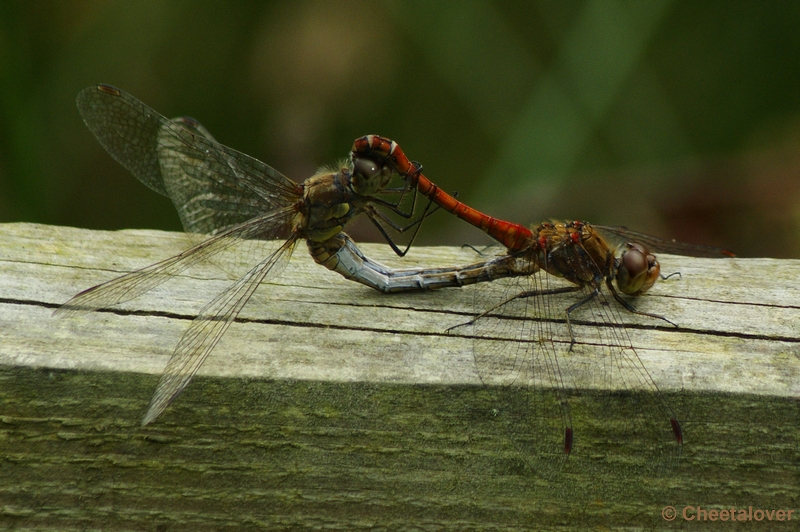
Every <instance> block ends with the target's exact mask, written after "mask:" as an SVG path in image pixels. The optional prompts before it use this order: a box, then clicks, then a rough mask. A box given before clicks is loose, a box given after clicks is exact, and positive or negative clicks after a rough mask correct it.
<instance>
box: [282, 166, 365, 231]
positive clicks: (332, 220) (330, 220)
mask: <svg viewBox="0 0 800 532" xmlns="http://www.w3.org/2000/svg"><path fill="white" fill-rule="evenodd" d="M349 183H350V170H349V169H348V168H341V169H340V170H339V171H337V172H330V171H326V172H323V173H319V174H317V175H315V176H313V177H310V178H308V179H307V180H306V181H305V182H304V183H303V206H302V209H301V217H300V220H299V221H298V223H297V229H298V230H299V231H301V232H302V233H303V234H302V236H303V237H304V238H307V239H309V240H313V241H315V242H322V241H325V240H328V239H329V238H331V237H333V236H334V235H336V234H337V233H339V232H340V231H341V230H342V228H343V227H344V225H345V224H346V223H347V222H348V221H349V220H350V218H352V217H353V216H355V215H356V214H357V213H358V211H357V209H353V208H352V205H351V201H352V200H353V199H354V197H353V193H352V191H351V189H350V186H349Z"/></svg>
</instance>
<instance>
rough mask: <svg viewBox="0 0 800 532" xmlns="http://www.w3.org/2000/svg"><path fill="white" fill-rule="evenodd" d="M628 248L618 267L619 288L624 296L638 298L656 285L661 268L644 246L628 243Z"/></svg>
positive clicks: (623, 253)
mask: <svg viewBox="0 0 800 532" xmlns="http://www.w3.org/2000/svg"><path fill="white" fill-rule="evenodd" d="M626 248H627V249H626V250H625V251H623V252H622V255H621V256H620V258H619V264H618V266H617V287H618V288H619V289H620V291H621V292H622V293H624V294H628V295H631V296H638V295H639V294H643V293H645V292H647V291H648V290H650V288H651V287H652V286H653V285H654V284H655V282H656V279H658V274H659V273H660V272H661V266H660V265H659V264H658V261H657V260H656V257H655V255H652V254H651V253H650V252H649V251H648V250H647V248H646V247H644V246H643V245H641V244H636V243H628V244H627V245H626Z"/></svg>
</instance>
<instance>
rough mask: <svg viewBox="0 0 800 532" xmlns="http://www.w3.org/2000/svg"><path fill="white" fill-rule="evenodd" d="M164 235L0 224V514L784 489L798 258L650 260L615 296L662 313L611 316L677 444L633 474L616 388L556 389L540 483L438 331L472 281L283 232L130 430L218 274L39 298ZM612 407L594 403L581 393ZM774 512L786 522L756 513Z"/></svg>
mask: <svg viewBox="0 0 800 532" xmlns="http://www.w3.org/2000/svg"><path fill="white" fill-rule="evenodd" d="M186 247H188V243H187V237H186V236H185V235H181V234H174V233H163V232H157V231H119V232H101V231H88V230H80V229H73V228H65V227H52V226H41V225H33V224H5V225H0V380H1V381H2V385H0V405H2V406H0V446H2V447H0V448H2V449H3V458H4V460H3V461H2V462H0V474H1V475H2V478H3V479H4V482H3V485H2V487H0V525H2V526H8V527H11V526H15V527H18V528H20V529H26V528H36V529H53V530H56V529H58V530H64V529H84V528H102V529H104V530H116V529H147V530H151V529H154V530H190V529H191V530H204V529H209V530H211V529H213V530H228V529H230V530H240V529H247V528H252V529H258V528H269V529H294V528H321V527H324V526H330V527H338V528H343V529H362V528H363V529H371V528H389V529H402V528H415V529H440V528H455V529H470V528H472V529H477V528H480V529H484V528H512V529H513V528H526V527H529V528H537V529H552V528H560V529H564V528H575V529H584V528H587V527H608V528H617V527H625V526H627V527H633V528H639V527H644V528H647V527H654V526H661V525H666V524H667V523H666V522H665V521H664V520H663V519H662V517H661V514H660V512H661V508H662V507H663V506H667V505H673V506H675V507H677V508H679V510H680V509H681V508H682V507H683V506H684V505H694V506H697V505H701V506H703V507H706V508H730V507H731V506H736V507H747V506H753V507H758V508H763V509H780V508H785V509H791V508H793V507H792V505H793V504H794V505H795V506H794V507H796V505H797V501H798V500H800V499H798V497H800V487H798V486H800V466H799V465H798V464H800V451H799V450H798V445H797V442H798V438H799V437H800V429H798V427H799V426H800V410H798V406H799V405H798V397H800V354H799V353H800V347H798V342H800V319H798V318H800V306H798V301H800V298H799V297H798V296H800V283H798V281H799V280H800V261H787V260H771V259H739V258H737V259H722V260H708V259H691V258H685V257H673V256H659V259H660V261H661V264H662V269H663V270H664V271H665V272H672V271H679V272H680V273H681V277H680V278H679V279H671V280H668V281H665V282H661V283H658V284H657V285H656V287H655V288H654V290H653V291H652V292H651V293H650V294H648V295H647V296H645V297H643V298H641V300H640V301H637V306H638V308H640V309H642V310H647V311H650V312H656V313H658V314H659V315H663V316H665V317H668V318H669V319H670V320H672V321H674V322H676V323H677V324H678V325H679V328H678V329H672V328H669V327H666V326H663V324H653V323H652V320H650V321H648V319H647V318H644V319H640V317H637V316H629V318H630V320H629V323H630V328H629V333H630V336H631V339H632V341H633V343H634V345H635V346H636V348H637V352H638V353H639V356H640V357H641V358H642V360H643V362H644V363H645V365H646V366H647V368H648V370H649V371H650V373H651V374H652V375H653V378H654V379H655V380H656V382H657V383H658V385H659V387H660V388H661V389H662V391H663V392H664V394H665V396H666V397H667V398H668V400H669V402H670V404H671V405H672V407H673V409H674V410H675V411H677V413H678V415H679V417H680V418H681V419H682V421H683V424H684V432H685V435H686V443H685V444H684V446H683V456H682V458H681V461H680V463H679V464H678V465H677V466H675V467H674V469H672V470H671V471H670V472H669V474H667V475H663V474H662V475H653V476H651V477H642V476H636V475H635V474H632V472H633V473H635V472H636V471H637V470H636V469H635V468H633V467H628V465H629V464H630V463H632V462H631V461H630V460H628V459H627V458H626V457H630V456H634V458H635V450H633V449H632V448H628V447H627V444H626V439H625V437H624V434H625V426H624V420H625V409H626V408H632V407H635V406H631V404H634V405H635V397H634V400H633V402H632V403H630V402H626V401H622V400H618V399H620V398H615V396H614V393H615V390H613V389H611V390H604V391H603V392H602V393H603V394H604V395H605V396H606V397H605V399H602V400H601V399H599V395H597V394H594V395H593V394H589V395H588V396H584V397H582V396H580V395H579V394H578V395H576V396H575V397H571V398H570V399H571V402H573V403H574V407H575V411H576V412H577V411H580V412H582V414H581V415H580V416H577V417H576V418H575V420H574V421H575V430H576V448H575V450H574V451H573V454H572V456H570V458H569V460H568V462H567V464H566V466H565V467H564V469H563V471H562V472H561V473H560V474H559V475H558V476H557V477H555V478H554V479H549V480H548V479H542V478H539V477H537V476H536V475H532V474H531V472H530V471H529V470H528V469H527V468H526V467H525V463H524V461H523V460H522V459H521V458H520V457H519V453H517V452H516V450H515V449H514V448H513V446H511V445H510V444H509V443H508V441H507V438H505V437H504V435H503V431H502V430H499V429H498V427H497V426H496V424H493V415H494V414H493V410H492V404H491V400H490V398H488V397H487V395H486V393H484V392H485V390H484V389H483V388H482V387H481V386H479V380H478V377H477V375H476V374H475V369H474V367H473V366H474V364H473V362H472V358H471V357H472V355H471V353H472V351H471V350H472V341H471V340H470V339H469V338H466V337H465V336H464V335H459V334H453V333H446V332H445V330H446V329H447V328H448V327H450V326H452V325H456V324H458V323H463V322H464V321H465V320H466V319H468V317H469V316H470V315H471V314H472V313H473V308H472V295H471V292H470V290H472V288H464V289H445V290H441V291H438V292H431V293H419V294H396V295H384V294H380V293H377V292H374V291H371V290H370V289H368V288H365V287H362V286H360V285H357V284H355V283H352V282H348V281H346V280H344V279H342V278H340V277H338V276H337V275H336V274H333V273H331V272H329V271H327V270H325V269H323V268H321V267H319V266H317V265H315V264H314V263H313V262H312V261H311V260H310V259H309V258H308V257H307V256H306V254H305V250H304V249H302V248H298V250H297V252H296V253H295V257H294V258H293V259H292V263H291V264H290V266H289V268H287V271H286V272H285V273H284V274H283V275H282V276H280V277H279V278H278V279H276V280H274V281H273V282H271V283H269V284H267V285H266V286H263V287H261V288H260V289H259V291H258V293H257V296H256V298H254V300H253V301H252V302H251V303H250V304H249V305H248V306H247V307H246V308H245V310H244V312H243V313H242V315H241V319H240V320H239V321H238V322H237V323H235V324H234V325H233V326H232V327H231V328H230V330H229V331H228V332H227V334H226V336H225V337H224V338H223V340H222V341H221V342H220V344H219V345H218V346H217V348H216V350H215V351H214V352H213V354H212V356H211V357H209V360H208V361H207V363H206V364H205V365H204V367H203V368H202V369H201V371H200V374H199V376H198V378H197V379H196V380H195V382H193V383H192V384H191V385H190V387H189V388H188V389H187V391H186V392H185V393H184V394H183V395H182V396H181V397H180V398H179V399H178V400H177V401H176V402H175V403H174V404H173V405H172V406H171V407H170V408H169V409H168V410H167V412H166V413H165V414H164V415H163V416H162V417H161V418H159V419H158V420H157V421H156V422H155V423H154V424H153V425H152V426H148V427H145V428H141V427H139V420H140V419H141V416H142V415H143V413H144V411H145V409H146V406H147V402H148V401H149V398H150V394H151V393H152V390H153V388H154V386H155V382H156V380H157V376H158V374H160V372H161V369H162V368H163V367H164V365H165V364H166V361H167V359H168V357H169V355H170V354H171V352H172V349H173V348H174V346H175V345H176V343H177V341H178V339H179V337H180V335H181V333H182V332H183V330H185V329H186V327H187V326H188V324H189V321H190V320H191V319H192V317H193V315H194V314H196V312H197V311H198V310H199V309H200V308H201V307H202V306H203V304H204V303H206V302H207V301H209V300H210V299H211V298H213V296H214V295H216V294H217V293H218V292H219V291H221V290H222V289H224V287H225V286H227V285H228V284H229V283H230V282H231V281H230V278H229V276H228V275H226V273H225V272H223V271H222V270H220V269H219V268H217V267H216V266H214V265H207V266H202V267H198V268H195V269H192V270H190V271H188V272H187V273H186V274H184V275H181V276H180V277H179V278H177V279H175V280H174V281H170V282H169V283H166V284H164V285H162V286H161V287H159V288H158V289H156V290H153V291H152V292H151V293H148V294H146V295H145V296H142V297H140V298H138V299H136V300H133V301H130V302H128V303H126V304H123V305H121V306H120V307H119V308H118V309H114V310H110V311H101V312H95V313H88V314H83V315H79V316H76V317H68V318H54V317H53V316H52V312H53V310H54V309H55V308H57V306H58V305H60V304H61V303H63V302H65V301H66V300H67V299H69V297H71V296H72V295H74V294H75V293H77V292H78V291H80V290H82V289H85V288H88V287H90V286H93V285H95V284H98V283H100V282H103V281H105V280H108V279H111V278H113V277H115V276H117V275H120V274H121V273H123V272H125V271H129V270H132V269H135V268H139V267H142V266H146V265H148V264H151V263H153V262H156V261H157V260H161V259H163V258H166V257H169V256H171V255H173V254H176V253H178V252H180V251H182V250H183V249H185V248H186ZM362 250H364V251H365V253H366V254H367V255H369V256H370V257H372V258H375V259H377V260H380V261H382V262H385V263H387V264H392V265H394V266H397V267H411V266H448V265H453V264H465V263H469V262H473V261H475V260H476V257H475V253H474V252H473V251H471V250H461V249H458V248H415V249H412V252H411V253H410V254H409V256H407V257H406V258H404V259H396V258H392V257H390V256H389V255H387V252H388V248H387V247H386V246H382V245H364V246H362ZM257 251H258V250H254V252H257ZM565 301H566V299H565ZM626 321H628V320H627V319H626ZM586 356H590V353H588V354H587V355H586ZM622 399H624V397H623V398H622ZM597 401H599V402H597ZM612 403H613V404H615V405H617V404H618V406H619V410H618V411H616V412H612V413H611V415H610V416H609V412H604V411H603V409H602V408H600V406H607V405H609V404H612ZM598 405H600V406H598ZM626 405H627V406H626ZM615 409H616V407H615ZM606 418H609V419H606ZM676 521H681V518H680V517H679V518H678V519H677V520H676ZM673 526H677V525H673ZM780 526H786V527H787V528H788V527H790V526H792V523H790V522H781V523H776V522H772V523H771V524H770V529H771V530H772V529H776V527H780Z"/></svg>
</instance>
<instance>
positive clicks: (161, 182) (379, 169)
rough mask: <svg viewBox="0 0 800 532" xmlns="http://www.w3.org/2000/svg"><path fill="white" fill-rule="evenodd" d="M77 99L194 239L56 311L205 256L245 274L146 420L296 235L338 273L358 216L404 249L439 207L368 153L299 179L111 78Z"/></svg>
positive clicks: (175, 363)
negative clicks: (347, 229)
mask: <svg viewBox="0 0 800 532" xmlns="http://www.w3.org/2000/svg"><path fill="white" fill-rule="evenodd" d="M77 106H78V110H79V112H80V114H81V117H82V118H83V120H84V122H85V123H86V125H87V126H88V128H89V130H90V131H91V132H92V133H93V134H94V135H95V137H97V140H98V141H99V142H100V144H101V145H102V146H103V147H104V148H105V149H106V151H107V152H108V153H109V154H110V155H111V156H112V157H113V158H114V159H116V160H117V161H118V162H119V163H120V164H122V166H124V167H125V168H127V169H128V170H129V171H130V172H131V173H132V174H133V175H134V176H136V177H137V178H138V179H139V181H141V182H142V183H144V184H145V185H146V186H148V187H149V188H150V189H152V190H154V191H155V192H158V193H159V194H162V195H164V196H167V197H169V198H170V199H172V201H173V203H174V204H175V207H176V208H177V210H178V214H179V216H180V219H181V222H182V224H183V227H184V229H185V231H186V232H187V233H189V234H192V235H194V236H195V241H196V244H195V245H194V246H193V247H191V248H190V249H187V250H186V251H184V252H182V253H180V254H178V255H175V256H174V257H170V258H168V259H165V260H163V261H161V262H158V263H156V264H153V265H150V266H147V267H145V268H142V269H139V270H136V271H132V272H130V273H127V274H125V275H123V276H121V277H117V278H116V279H113V280H111V281H108V282H106V283H103V284H100V285H97V286H94V287H92V288H89V289H87V290H84V291H83V292H80V293H79V294H77V295H76V296H74V297H73V298H71V299H70V300H69V301H67V302H66V303H65V304H64V305H62V306H61V307H60V308H59V309H58V310H56V313H57V314H74V313H78V312H84V311H94V310H99V309H102V308H108V307H111V306H114V305H117V304H119V303H123V302H125V301H129V300H131V299H134V298H136V297H138V296H140V295H142V294H144V293H145V292H147V291H149V290H152V289H153V288H155V287H156V286H158V285H160V284H161V283H163V282H165V281H168V280H169V279H171V278H174V277H175V276H176V275H178V274H179V273H181V272H182V271H184V270H186V269H187V268H190V267H192V266H194V265H196V264H198V263H199V262H201V261H204V260H207V259H210V258H212V257H213V260H218V261H219V263H218V265H221V266H222V267H223V269H227V270H228V271H229V272H236V271H237V270H238V271H240V272H244V273H242V274H241V275H239V274H238V273H236V274H234V275H235V276H236V277H238V280H237V281H236V282H235V283H233V284H232V285H231V286H230V287H228V288H227V289H226V290H224V291H223V292H222V293H220V294H219V295H217V296H216V297H215V298H214V299H213V300H211V301H210V302H209V303H208V304H207V305H205V306H204V307H203V308H202V309H201V310H200V311H199V313H198V315H197V317H196V318H195V319H194V320H193V321H192V324H191V325H190V327H189V328H188V329H187V330H186V332H185V333H184V334H183V336H182V337H181V339H180V341H179V343H178V345H177V347H176V348H175V351H174V352H173V353H172V356H171V358H170V360H169V362H168V364H167V366H166V368H165V369H164V371H163V374H162V375H161V378H160V380H159V382H158V385H157V387H156V390H155V393H154V394H153V397H152V399H151V401H150V405H149V407H148V410H147V413H146V414H145V416H144V419H143V420H142V425H146V424H148V423H150V422H152V421H154V420H155V419H156V418H157V417H158V416H159V415H160V414H161V413H162V412H163V411H164V410H165V409H166V408H167V406H168V405H169V404H170V403H171V402H172V401H174V400H175V398H176V397H177V396H178V395H179V394H180V393H181V391H182V390H183V389H184V388H185V387H186V386H187V385H188V384H189V382H190V381H191V379H192V377H193V376H194V375H195V373H197V371H198V369H199V368H200V366H201V365H202V364H203V362H204V361H205V360H206V358H207V357H208V355H209V354H210V353H211V351H212V350H213V349H214V347H215V345H216V344H217V343H218V342H219V340H220V338H221V337H222V336H223V334H224V333H225V331H226V330H227V329H228V327H229V326H230V324H231V323H232V322H233V321H234V320H235V319H236V317H237V315H238V314H239V313H240V311H241V310H242V308H243V307H244V305H245V304H246V303H247V301H248V299H250V297H251V296H252V295H253V293H254V292H255V290H256V288H257V287H258V286H259V284H261V283H263V282H264V281H266V280H268V279H271V278H275V277H277V276H278V275H280V273H281V272H282V271H283V270H284V269H285V268H286V266H287V264H288V262H289V259H290V257H291V255H292V252H293V250H294V249H295V247H296V245H297V243H298V242H299V241H301V240H305V241H306V242H307V245H308V248H309V252H310V253H311V255H312V257H313V258H314V259H315V260H316V261H317V262H318V263H320V264H322V265H323V266H327V267H329V268H335V257H332V256H333V255H334V254H335V252H336V249H337V246H341V245H343V242H345V241H346V240H348V239H349V237H347V236H346V235H345V234H344V233H343V232H342V230H343V228H344V226H345V224H346V223H347V222H348V221H349V220H350V219H352V218H353V217H355V216H357V215H358V214H361V213H363V214H365V215H366V216H367V217H368V218H369V219H370V220H371V221H372V222H373V223H374V224H375V225H376V226H377V227H378V229H379V230H380V232H381V234H382V235H383V236H384V237H385V238H386V240H387V242H388V243H389V245H390V246H391V248H392V249H393V250H394V252H395V253H397V254H398V255H400V256H402V255H405V254H406V252H407V251H408V249H409V246H410V245H411V242H412V241H413V239H414V236H416V234H417V231H418V230H419V227H420V225H421V222H422V220H424V219H425V218H427V217H428V216H429V215H430V214H431V213H432V212H433V211H434V210H435V207H434V208H431V205H432V204H431V203H430V202H428V204H427V205H426V206H425V207H424V209H422V210H421V212H420V209H419V208H418V207H419V206H418V204H417V197H418V196H417V193H416V188H414V187H411V186H410V185H409V184H408V183H407V182H406V181H405V179H404V178H403V177H402V176H399V174H397V172H396V171H395V170H394V169H393V168H392V167H390V166H389V165H379V164H376V163H375V161H374V160H373V159H372V158H370V157H360V156H358V155H353V156H351V158H350V159H349V160H348V161H345V162H343V163H341V164H340V165H339V166H338V167H335V168H327V169H321V170H320V171H319V172H318V173H317V174H315V175H314V176H312V177H310V178H308V179H306V180H305V181H303V182H302V183H296V182H294V181H292V180H291V179H289V178H287V177H285V176H284V175H282V174H281V173H280V172H278V171H277V170H275V169H274V168H272V167H270V166H268V165H266V164H264V163H263V162H261V161H259V160H257V159H254V158H252V157H250V156H248V155H245V154H244V153H241V152H239V151H236V150H234V149H232V148H229V147H227V146H225V145H223V144H220V143H219V142H217V141H216V140H215V139H214V137H213V136H212V135H211V134H210V133H209V132H208V130H207V129H206V128H205V127H203V126H202V125H201V124H200V123H199V122H198V121H197V120H195V119H193V118H188V117H180V118H175V119H167V118H166V117H164V116H162V115H161V114H159V113H157V112H156V111H154V110H153V109H151V108H150V107H148V106H147V105H145V104H144V103H142V102H141V101H139V100H137V99H136V98H134V97H133V96H131V95H129V94H127V93H125V92H123V91H122V90H120V89H117V88H115V87H112V86H110V85H96V86H91V87H87V88H85V89H83V90H82V91H81V92H80V93H79V94H78V96H77ZM398 220H399V222H398ZM408 230H412V231H410V232H411V233H412V236H411V238H410V239H409V241H408V244H407V245H406V246H405V248H404V249H401V248H400V246H398V244H397V243H396V242H395V241H394V240H393V237H392V235H393V234H394V235H396V234H399V233H403V232H406V231H408ZM273 243H274V245H273ZM265 250H266V251H265ZM231 251H233V252H232V253H227V254H226V253H223V252H231ZM226 256H232V257H233V258H232V259H226V258H225V257H226ZM242 263H243V264H245V265H244V267H242ZM356 280H359V279H356ZM362 282H367V281H363V280H362Z"/></svg>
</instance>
